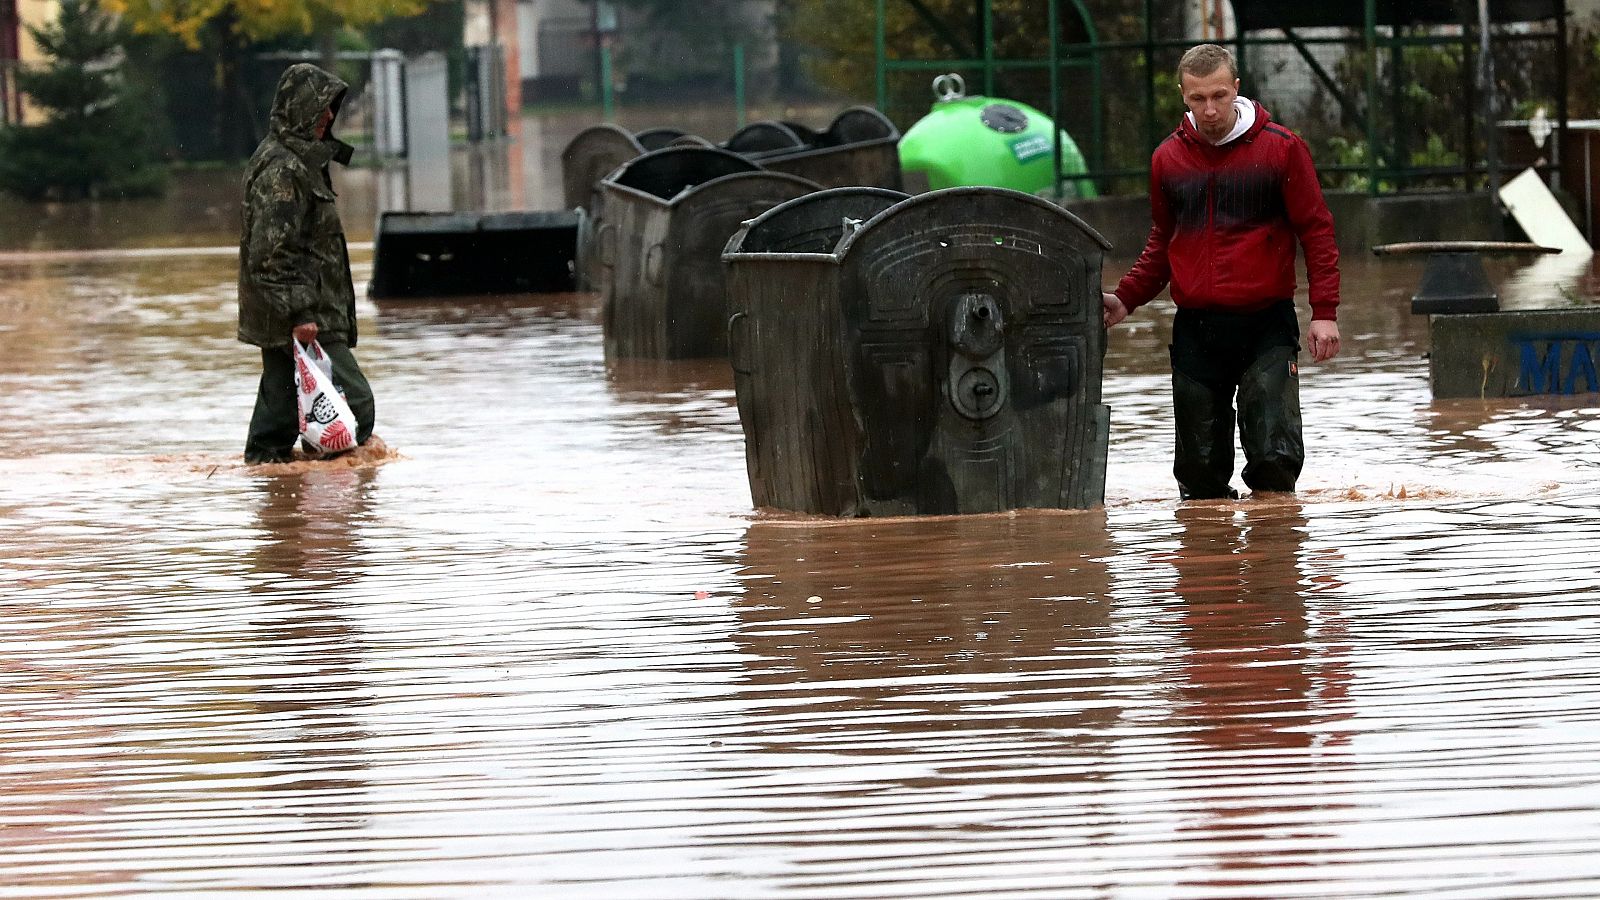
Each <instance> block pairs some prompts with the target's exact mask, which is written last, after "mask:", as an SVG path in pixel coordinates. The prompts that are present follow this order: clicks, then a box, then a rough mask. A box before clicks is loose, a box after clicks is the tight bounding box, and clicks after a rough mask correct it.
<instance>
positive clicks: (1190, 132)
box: [1175, 100, 1272, 147]
mask: <svg viewBox="0 0 1600 900" xmlns="http://www.w3.org/2000/svg"><path fill="white" fill-rule="evenodd" d="M1250 102H1251V103H1252V104H1254V106H1255V108H1256V121H1255V123H1254V124H1252V125H1251V126H1250V130H1249V131H1246V132H1245V133H1244V134H1241V135H1239V137H1238V138H1237V139H1236V140H1233V141H1229V142H1228V143H1227V144H1223V145H1222V146H1223V147H1227V146H1229V145H1231V144H1235V143H1249V142H1250V141H1253V140H1255V139H1256V135H1258V134H1260V133H1261V129H1263V128H1266V127H1267V124H1268V123H1269V122H1271V121H1272V114H1271V113H1269V112H1267V108H1266V107H1265V106H1262V105H1261V104H1260V102H1258V101H1255V100H1251V101H1250ZM1175 133H1176V134H1177V135H1178V136H1179V137H1181V138H1183V139H1184V140H1187V141H1193V142H1194V143H1196V144H1199V145H1200V146H1202V147H1217V145H1216V144H1213V143H1211V139H1210V138H1208V137H1206V136H1205V135H1203V134H1201V133H1200V130H1199V129H1198V128H1195V127H1194V123H1193V122H1190V121H1189V116H1184V117H1182V118H1181V119H1179V120H1178V130H1177V131H1176V132H1175Z"/></svg>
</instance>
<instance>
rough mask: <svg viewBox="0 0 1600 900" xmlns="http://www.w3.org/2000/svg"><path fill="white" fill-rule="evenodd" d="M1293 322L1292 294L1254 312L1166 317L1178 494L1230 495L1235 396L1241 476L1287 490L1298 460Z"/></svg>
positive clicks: (1260, 486) (1301, 453) (1262, 487)
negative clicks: (1241, 449)
mask: <svg viewBox="0 0 1600 900" xmlns="http://www.w3.org/2000/svg"><path fill="white" fill-rule="evenodd" d="M1299 344H1300V327H1299V325H1298V323H1296V321H1295V317H1294V301H1293V300H1282V301H1279V302H1278V303H1275V304H1274V305H1272V306H1270V307H1268V308H1267V309H1264V310H1262V311H1260V312H1255V313H1236V312H1224V311H1218V310H1201V309H1180V310H1178V314H1177V316H1176V318H1174V319H1173V322H1172V346H1171V348H1170V350H1171V354H1172V410H1173V417H1174V419H1175V424H1176V426H1177V442H1176V448H1175V453H1174V460H1173V465H1172V474H1173V475H1175V476H1177V479H1178V490H1179V494H1180V496H1182V497H1183V498H1184V499H1185V500H1199V499H1206V498H1215V497H1231V496H1237V495H1236V494H1235V493H1234V492H1233V490H1232V489H1231V488H1230V487H1229V486H1228V481H1229V480H1230V479H1231V478H1232V477H1233V423H1234V409H1233V403H1234V396H1235V394H1237V395H1238V399H1239V413H1238V417H1239V443H1240V444H1241V445H1242V446H1243V447H1244V458H1245V466H1244V473H1243V474H1244V483H1245V484H1246V485H1247V486H1249V488H1250V489H1251V490H1253V491H1293V490H1294V483H1295V479H1297V478H1299V477H1300V468H1301V466H1302V465H1304V463H1305V456H1306V452H1305V444H1304V442H1303V441H1302V440H1301V437H1300V377H1299V366H1298V363H1297V362H1296V357H1297V356H1298V352H1299Z"/></svg>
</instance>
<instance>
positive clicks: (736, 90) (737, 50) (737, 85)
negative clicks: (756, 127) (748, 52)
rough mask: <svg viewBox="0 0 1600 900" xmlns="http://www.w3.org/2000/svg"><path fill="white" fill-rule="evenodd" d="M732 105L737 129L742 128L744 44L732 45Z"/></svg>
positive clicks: (743, 109) (743, 111)
mask: <svg viewBox="0 0 1600 900" xmlns="http://www.w3.org/2000/svg"><path fill="white" fill-rule="evenodd" d="M733 105H734V111H735V112H736V113H737V115H738V120H739V124H738V125H737V126H736V127H738V128H743V127H744V118H745V115H744V114H745V106H744V44H734V45H733Z"/></svg>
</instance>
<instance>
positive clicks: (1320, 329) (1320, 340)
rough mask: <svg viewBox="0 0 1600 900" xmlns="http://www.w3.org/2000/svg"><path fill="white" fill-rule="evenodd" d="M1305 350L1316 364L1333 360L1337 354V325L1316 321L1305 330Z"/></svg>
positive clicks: (1320, 320) (1325, 320)
mask: <svg viewBox="0 0 1600 900" xmlns="http://www.w3.org/2000/svg"><path fill="white" fill-rule="evenodd" d="M1306 350H1307V352H1309V353H1310V354H1311V358H1312V359H1314V360H1316V361H1317V362H1324V361H1326V360H1330V359H1333V357H1334V355H1335V354H1337V353H1338V352H1339V324H1338V323H1337V322H1330V321H1328V320H1327V319H1316V320H1313V321H1312V323H1311V327H1310V328H1308V329H1307V330H1306Z"/></svg>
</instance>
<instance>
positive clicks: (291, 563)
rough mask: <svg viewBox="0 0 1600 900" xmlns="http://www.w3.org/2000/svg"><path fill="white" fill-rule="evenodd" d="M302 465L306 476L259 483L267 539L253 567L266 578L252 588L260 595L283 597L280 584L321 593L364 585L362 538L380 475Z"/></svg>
mask: <svg viewBox="0 0 1600 900" xmlns="http://www.w3.org/2000/svg"><path fill="white" fill-rule="evenodd" d="M302 465H303V467H304V469H305V470H304V471H299V472H291V473H287V474H281V475H274V476H270V477H266V478H260V479H257V480H256V489H257V491H258V492H259V495H260V499H259V502H258V506H257V510H256V527H257V529H258V531H259V533H260V535H261V540H260V543H259V544H258V545H257V546H256V548H255V550H254V551H253V552H252V553H251V554H250V563H251V570H252V571H253V572H255V573H256V574H257V575H260V576H266V577H265V578H263V579H261V580H259V581H257V582H256V584H255V586H254V587H253V588H252V590H254V591H256V592H258V593H267V594H277V593H280V592H281V591H282V589H283V585H281V584H280V583H279V579H289V580H293V581H294V582H296V583H297V584H306V583H309V584H307V587H312V586H314V589H315V590H316V591H329V590H330V589H334V588H338V587H341V586H347V585H351V584H354V583H355V582H357V581H359V580H360V577H361V573H362V569H361V565H360V550H361V545H360V540H361V533H362V530H363V526H364V525H365V524H366V521H367V519H368V506H369V504H370V500H369V497H370V494H371V492H372V490H373V479H374V478H375V477H376V470H374V469H370V468H367V469H355V468H342V467H338V468H335V467H332V466H319V465H317V464H314V463H312V464H302ZM298 589H300V590H305V589H306V587H300V588H298ZM331 596H338V594H337V592H335V593H334V594H332V595H331Z"/></svg>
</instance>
